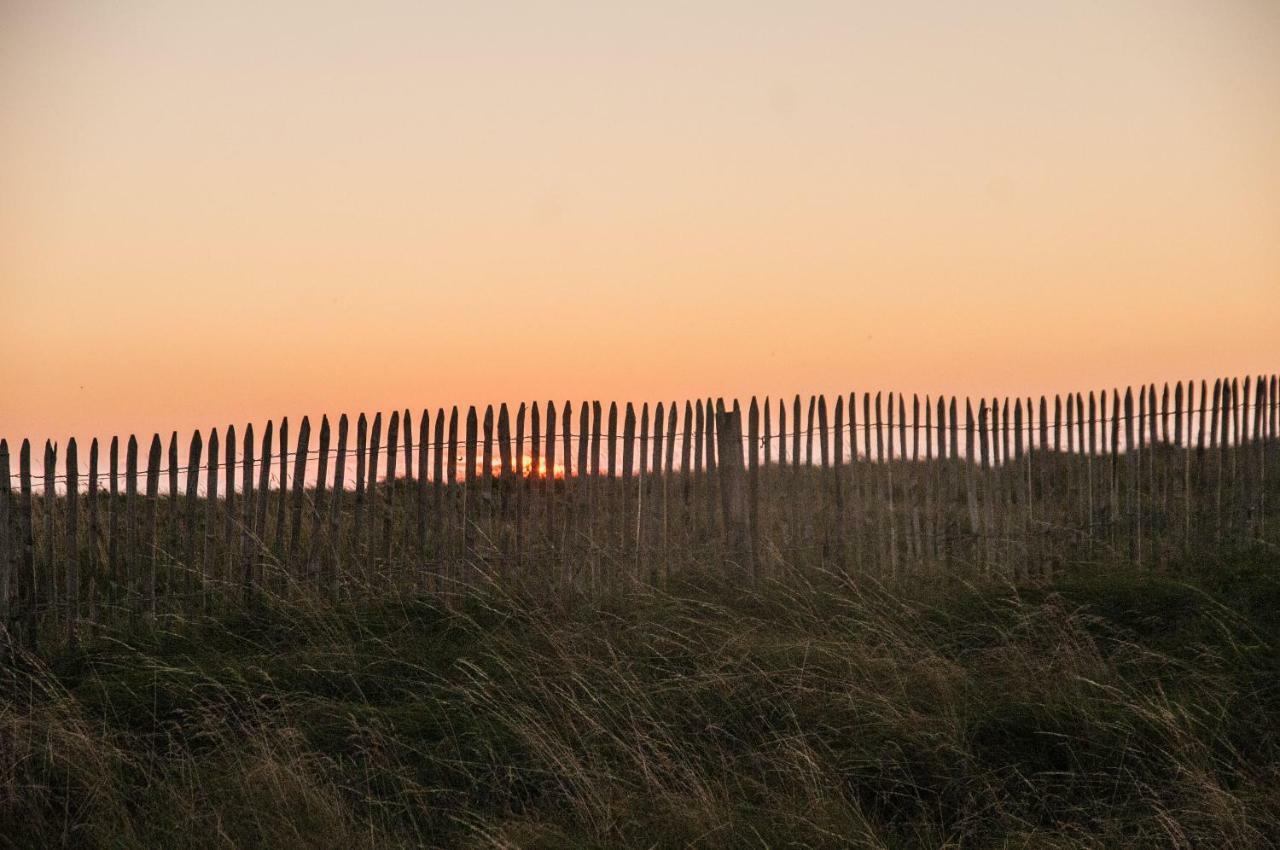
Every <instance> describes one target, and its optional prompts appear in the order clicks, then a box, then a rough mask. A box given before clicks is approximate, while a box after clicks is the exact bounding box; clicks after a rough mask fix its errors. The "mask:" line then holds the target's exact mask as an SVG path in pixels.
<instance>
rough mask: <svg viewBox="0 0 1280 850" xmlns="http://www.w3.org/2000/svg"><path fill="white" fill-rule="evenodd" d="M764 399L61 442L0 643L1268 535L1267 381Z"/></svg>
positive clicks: (1103, 554) (1231, 542)
mask: <svg viewBox="0 0 1280 850" xmlns="http://www.w3.org/2000/svg"><path fill="white" fill-rule="evenodd" d="M773 401H774V400H772V399H768V398H766V399H764V401H763V404H761V403H760V402H759V401H758V400H757V399H755V398H752V399H750V401H749V402H747V404H746V410H745V412H744V411H743V409H742V405H741V404H740V403H739V402H737V401H725V400H716V401H714V402H713V400H712V399H709V398H708V399H705V400H700V401H686V402H684V403H683V405H677V404H676V403H674V402H671V403H669V404H664V403H661V402H660V403H658V404H656V405H655V406H654V407H653V408H652V409H651V408H650V406H649V405H648V404H643V405H641V406H639V408H637V406H636V405H634V404H632V403H626V404H625V405H624V406H623V407H622V411H621V413H622V415H621V421H622V425H621V428H619V407H618V406H617V405H616V404H612V403H611V404H610V405H609V407H608V412H607V417H606V416H605V409H604V408H603V406H602V405H601V403H600V402H598V401H594V402H591V403H590V404H588V403H587V402H582V403H581V404H580V405H579V406H578V407H577V408H576V410H575V408H574V407H573V406H572V405H571V404H570V403H568V402H564V403H563V404H560V405H557V404H556V403H555V402H548V403H547V404H546V405H544V406H541V407H540V406H539V405H538V404H537V403H536V402H535V403H533V404H531V405H528V406H526V405H525V404H523V403H522V404H520V405H519V407H518V408H516V409H515V412H514V415H513V414H512V412H511V410H510V409H509V408H508V406H507V405H505V404H504V405H501V406H499V407H498V409H497V410H496V411H495V410H494V408H493V407H492V406H490V407H488V408H486V409H485V410H483V411H480V410H477V409H476V408H475V407H472V408H469V409H467V410H466V411H465V414H462V413H461V412H460V411H459V410H458V408H456V407H454V408H452V409H450V410H449V411H448V413H447V414H446V411H445V410H444V409H438V410H436V412H435V413H434V414H432V413H431V412H430V411H428V410H423V411H422V412H421V414H420V415H419V416H418V418H417V422H416V424H417V428H416V429H415V428H414V424H415V423H414V420H413V418H412V414H411V412H410V411H409V410H405V411H403V412H400V411H395V412H392V413H391V414H390V416H389V417H388V418H387V420H386V429H385V442H384V430H383V424H384V420H383V416H382V414H380V413H379V414H376V415H375V416H374V417H373V419H372V422H370V420H369V419H368V417H366V416H365V415H364V414H361V415H360V416H359V417H358V419H357V420H356V422H355V435H354V444H353V442H352V439H351V433H350V430H351V429H350V425H351V423H350V421H349V420H348V418H347V417H346V416H345V415H344V416H341V417H340V418H339V419H338V420H337V428H336V435H335V434H334V433H333V428H332V425H331V423H330V420H329V418H328V417H327V416H326V417H323V418H322V419H321V421H320V424H319V429H318V434H317V435H316V442H315V444H314V445H313V443H312V433H311V431H312V428H311V422H310V420H309V419H308V418H305V417H304V418H303V419H302V420H301V422H300V423H299V427H298V430H297V434H296V437H295V438H294V441H293V442H292V443H291V442H290V438H289V421H288V420H287V419H283V420H281V421H280V424H279V428H278V429H275V428H274V427H273V423H272V422H267V423H266V425H265V427H264V428H263V429H262V430H261V432H260V433H261V439H260V440H259V439H258V437H257V436H256V435H255V431H254V428H253V426H252V425H249V426H246V427H245V428H244V430H243V432H242V436H241V434H237V431H236V429H235V427H234V426H231V427H228V428H226V429H225V430H224V431H223V432H222V434H221V439H220V435H219V432H218V430H217V429H213V430H211V431H209V432H208V434H207V438H206V437H205V436H203V435H202V434H200V433H199V432H197V433H195V434H193V435H192V437H191V438H190V440H189V442H188V443H187V445H186V461H185V463H182V461H181V459H180V449H181V448H182V447H181V446H180V444H179V440H178V435H177V434H176V433H174V434H173V435H171V436H170V438H169V440H168V446H167V451H166V447H165V445H164V442H163V441H162V439H161V437H160V435H158V434H157V435H155V436H153V437H152V438H151V440H150V442H149V443H148V444H147V445H146V447H145V452H144V454H143V456H142V457H140V456H139V452H140V444H139V442H138V440H137V439H136V437H133V436H130V437H129V438H128V440H127V442H126V444H125V447H124V469H123V472H122V471H121V469H120V442H119V440H118V439H116V438H112V439H111V441H110V443H109V445H107V446H106V447H105V454H106V458H105V460H104V458H103V457H102V456H101V455H102V454H103V452H102V451H101V450H102V448H103V447H102V446H100V445H99V443H98V441H97V440H93V441H92V442H91V443H90V444H89V449H88V457H87V464H85V466H84V467H82V457H81V454H80V449H81V447H80V446H79V445H77V443H76V441H75V440H74V439H73V440H70V441H68V443H67V444H66V446H65V448H64V449H63V451H62V453H61V457H60V458H59V452H58V448H57V447H56V446H55V445H54V444H53V443H50V442H46V443H45V445H44V450H43V464H42V467H41V474H40V475H38V476H35V475H33V463H32V447H31V445H30V443H29V442H28V441H26V440H24V441H23V442H22V444H21V446H20V448H19V449H18V451H17V453H16V458H15V456H14V455H12V454H11V450H10V447H9V444H8V442H7V441H0V624H3V625H4V627H5V628H6V629H7V630H8V632H9V634H11V635H16V636H18V638H19V639H21V640H23V641H25V642H29V643H34V642H35V641H36V640H37V638H38V637H40V636H41V635H44V636H45V638H46V639H48V640H61V639H69V640H71V641H74V640H76V639H77V636H78V634H79V632H80V630H81V629H82V628H83V627H84V626H85V624H86V623H88V624H110V623H113V622H119V621H121V620H128V619H131V618H134V617H138V616H146V617H157V616H167V615H172V614H181V615H187V614H190V613H192V612H193V611H199V610H203V609H204V608H206V607H208V606H210V605H227V604H232V603H233V602H235V603H236V604H238V603H239V602H240V601H243V602H245V603H252V601H253V600H254V599H255V597H257V596H259V595H261V594H285V593H313V594H318V595H327V596H333V597H340V596H343V595H350V594H356V593H366V592H388V591H390V590H393V589H398V590H405V589H410V590H413V591H416V592H431V593H439V594H443V595H448V594H450V593H451V592H454V591H456V590H458V589H460V588H463V587H465V586H467V585H470V584H473V583H475V582H477V581H480V580H482V579H483V578H489V577H503V576H506V577H516V576H519V577H531V578H534V579H537V580H541V581H546V582H549V583H557V584H561V585H563V586H565V587H566V588H574V589H577V590H583V591H591V590H596V589H608V588H612V587H617V586H619V585H621V584H624V583H626V582H651V583H653V582H662V581H664V580H665V579H666V577H667V576H668V575H670V574H671V573H672V571H675V570H688V569H694V568H710V569H726V570H736V571H739V572H740V574H741V576H742V578H743V580H757V579H760V578H762V577H767V576H771V575H776V574H778V573H779V572H781V571H783V570H786V569H790V568H795V567H801V566H803V567H818V568H827V569H832V570H843V571H850V572H858V573H863V574H868V575H871V576H874V577H877V578H880V579H888V580H892V579H898V578H905V577H909V576H929V577H934V578H937V579H940V580H948V579H951V578H953V577H954V578H960V579H964V580H975V579H991V578H998V579H1001V580H1014V581H1036V580H1042V579H1046V578H1050V577H1052V576H1054V575H1055V574H1059V573H1061V572H1062V571H1064V570H1067V569H1069V568H1070V567H1071V566H1072V565H1074V564H1079V563H1085V562H1088V563H1095V564H1104V565H1116V566H1126V567H1136V568H1140V569H1165V568H1168V567H1169V566H1170V565H1171V564H1175V563H1179V562H1181V561H1183V560H1185V559H1186V558H1188V557H1194V556H1197V555H1201V554H1206V553H1212V552H1217V551H1220V550H1221V549H1223V548H1224V547H1227V546H1235V545H1241V544H1245V543H1249V542H1250V541H1257V540H1267V541H1270V540H1273V539H1274V537H1275V536H1276V525H1277V519H1276V518H1275V517H1273V516H1272V514H1274V512H1275V505H1276V501H1277V499H1276V497H1277V495H1280V494H1277V493H1276V492H1275V491H1276V489H1277V481H1278V480H1280V469H1278V468H1277V466H1278V464H1280V461H1278V460H1277V457H1278V456H1280V453H1278V452H1277V416H1278V410H1280V408H1278V407H1277V401H1280V399H1278V398H1277V386H1276V377H1275V376H1274V375H1272V376H1269V377H1256V378H1255V377H1252V376H1250V377H1245V378H1244V379H1243V380H1240V379H1228V380H1221V379H1220V380H1215V381H1214V382H1213V384H1212V386H1210V385H1209V383H1208V382H1206V381H1200V382H1198V384H1197V383H1196V382H1189V383H1186V384H1185V385H1184V384H1183V383H1181V382H1179V383H1176V384H1175V385H1174V386H1173V388H1172V391H1171V389H1170V386H1169V385H1168V384H1166V385H1164V386H1163V387H1162V388H1161V390H1160V391H1159V392H1157V388H1156V386H1155V385H1154V384H1152V385H1147V386H1143V387H1138V388H1137V389H1136V391H1135V390H1134V389H1132V388H1127V389H1125V390H1124V391H1123V392H1121V391H1119V390H1110V391H1107V390H1103V391H1090V392H1088V393H1074V394H1066V395H1055V396H1052V397H1048V396H1040V397H1039V398H1038V399H1033V398H1026V399H1022V398H1016V399H1008V398H1005V399H976V400H975V399H969V398H964V399H958V398H955V397H950V398H948V397H943V396H940V397H937V398H936V399H935V398H931V397H929V396H925V397H924V398H923V399H922V398H921V397H919V396H917V395H913V396H911V397H910V398H907V397H906V396H904V395H902V394H895V393H881V392H876V393H873V394H872V393H862V394H859V393H852V392H851V393H849V394H848V395H847V396H845V395H841V396H836V397H834V398H832V399H830V400H829V399H828V398H827V397H825V396H814V397H810V398H809V399H807V403H804V404H802V402H803V401H805V400H803V399H801V397H800V396H795V397H794V398H793V399H792V400H791V402H790V405H789V408H790V414H789V415H788V403H787V401H786V400H785V399H778V400H777V408H776V412H775V411H774V410H773V409H772V404H773ZM1051 407H1052V409H1050V408H1051ZM460 415H461V416H463V417H464V418H463V426H462V429H463V433H462V435H461V439H460V437H459V418H460ZM513 419H514V430H513V422H512V420H513ZM815 438H816V441H815ZM495 449H496V452H495ZM619 449H621V451H619ZM15 461H16V464H15ZM59 463H61V468H62V472H61V473H60V474H59V473H58V467H59ZM460 463H461V469H459V464H460ZM602 463H603V464H604V466H603V468H602ZM15 465H16V469H15V468H14V467H15ZM104 467H105V468H104ZM122 479H123V488H122V487H121V480H122ZM15 485H16V486H15Z"/></svg>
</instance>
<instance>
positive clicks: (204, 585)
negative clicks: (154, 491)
mask: <svg viewBox="0 0 1280 850" xmlns="http://www.w3.org/2000/svg"><path fill="white" fill-rule="evenodd" d="M305 430H307V423H306V419H305V418H304V419H303V421H302V429H301V431H305ZM301 431H300V432H299V437H301ZM218 447H219V446H218V429H217V428H211V429H210V430H209V446H208V448H209V460H208V467H207V469H206V470H205V473H206V484H205V520H204V570H203V573H202V575H201V582H200V589H201V607H205V608H207V607H208V585H209V580H210V579H212V578H214V573H213V565H214V564H215V563H216V560H215V559H216V558H217V553H216V552H215V551H214V550H215V549H216V548H217V543H218V537H217V532H216V531H215V529H216V528H217V527H218V524H217V518H218ZM295 483H296V482H295ZM301 504H302V503H301V500H298V502H297V505H298V506H300V505H301ZM297 509H298V508H297V507H295V510H297ZM294 536H295V537H297V530H296V526H295V531H294ZM292 554H293V553H292V552H290V555H291V556H292ZM289 560H290V562H291V563H292V561H293V558H292V557H290V559H289Z"/></svg>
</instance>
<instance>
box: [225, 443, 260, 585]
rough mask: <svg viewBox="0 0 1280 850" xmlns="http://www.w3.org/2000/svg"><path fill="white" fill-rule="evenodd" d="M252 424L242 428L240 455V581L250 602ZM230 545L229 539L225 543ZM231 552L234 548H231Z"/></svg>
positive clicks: (252, 509)
mask: <svg viewBox="0 0 1280 850" xmlns="http://www.w3.org/2000/svg"><path fill="white" fill-rule="evenodd" d="M253 449H254V445H253V423H252V422H250V423H248V424H246V425H245V426H244V450H243V451H241V453H240V455H241V457H240V491H241V493H240V504H241V506H242V507H241V514H242V519H241V523H240V571H241V572H240V581H241V584H242V587H243V590H244V601H245V603H246V604H247V603H249V602H251V601H252V599H253V596H252V590H253V561H252V560H250V552H252V551H253V550H252V546H253V532H252V529H253V515H254V510H255V509H256V507H257V503H256V502H255V501H254V499H255V494H254V492H253ZM227 544H228V545H231V541H230V539H228V541H227ZM232 551H233V552H234V551H235V547H234V546H232Z"/></svg>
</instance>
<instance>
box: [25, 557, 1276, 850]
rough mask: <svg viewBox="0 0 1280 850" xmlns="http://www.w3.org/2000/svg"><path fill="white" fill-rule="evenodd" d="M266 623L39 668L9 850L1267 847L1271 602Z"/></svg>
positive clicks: (776, 605) (1064, 586)
mask: <svg viewBox="0 0 1280 850" xmlns="http://www.w3.org/2000/svg"><path fill="white" fill-rule="evenodd" d="M1278 565H1280V564H1278V563H1277V560H1276V558H1275V556H1274V555H1273V554H1269V553H1266V552H1254V553H1246V554H1245V555H1243V556H1240V557H1238V558H1234V559H1233V560H1232V561H1231V562H1230V563H1224V564H1212V565H1204V566H1203V568H1202V569H1200V570H1185V571H1183V573H1182V574H1181V575H1180V576H1179V577H1166V576H1151V575H1132V574H1130V575H1101V574H1094V575H1085V576H1081V577H1077V578H1073V579H1071V580H1067V581H1063V582H1061V583H1058V584H1055V585H1053V586H1050V587H1038V588H1014V587H983V588H966V587H957V586H951V587H945V588H943V587H937V588H930V587H928V586H913V587H910V588H893V589H890V588H887V587H884V586H881V585H877V584H875V583H872V582H869V581H865V580H847V579H843V578H841V577H837V576H832V575H818V576H813V575H810V576H808V577H807V578H806V577H805V576H804V575H803V574H801V573H797V574H795V575H792V576H788V577H787V578H786V579H785V580H784V581H780V582H778V583H772V584H768V585H766V586H762V587H757V588H749V587H744V586H741V585H734V584H728V583H724V582H720V581H716V580H714V579H711V578H702V579H698V580H689V581H685V582H683V583H680V584H673V585H672V586H671V587H669V588H668V589H667V590H665V591H655V590H648V589H644V590H639V591H636V592H634V593H631V594H628V595H625V596H624V595H619V596H616V597H612V598H609V599H606V600H605V601H604V602H603V603H602V602H600V601H594V602H592V601H588V600H585V599H580V598H574V597H566V596H563V595H558V596H552V595H549V594H540V593H538V592H537V591H535V590H531V589H529V588H500V587H492V586H491V587H489V588H487V589H485V590H484V591H480V592H477V593H475V594H474V595H472V596H470V597H468V598H467V599H466V600H465V602H464V603H463V604H462V605H461V606H460V607H459V608H458V609H456V610H446V609H442V608H440V607H438V606H437V605H436V604H434V603H433V602H432V601H430V600H423V599H405V600H400V601H395V602H390V601H389V602H386V603H383V604H379V605H374V606H364V607H355V606H354V605H344V606H339V607H332V606H328V605H324V604H320V603H316V604H314V605H307V604H287V605H286V604H283V603H281V604H275V605H272V606H267V607H262V608H260V609H259V610H257V611H253V612H249V613H245V614H243V615H237V616H229V617H225V618H222V619H218V620H216V621H210V622H207V623H202V624H186V625H183V626H182V627H181V628H179V627H176V626H174V625H172V624H171V625H170V626H169V627H167V628H156V629H153V630H150V631H132V632H127V633H122V634H117V635H114V636H103V637H102V638H101V639H100V640H98V641H97V642H95V643H94V644H92V645H91V646H90V647H88V648H86V649H82V650H81V651H79V652H76V653H70V652H68V653H64V654H61V655H58V656H56V657H53V658H49V659H44V660H41V659H37V658H34V657H30V656H24V657H20V658H18V659H15V660H12V661H11V662H9V663H8V665H7V666H5V667H4V668H3V678H4V681H3V682H2V683H0V687H2V689H3V690H2V693H3V696H0V844H4V845H12V846H19V847H22V846H57V845H62V844H67V845H75V846H81V847H151V846H155V847H206V846H226V847H232V846H272V847H339V846H341V847H387V846H406V847H408V846H421V845H434V846H494V847H517V846H519V847H563V846H586V847H616V846H634V847H653V846H687V845H696V846H706V847H726V848H727V847H742V846H760V847H764V846H771V847H804V846H833V847H834V846H861V847H938V846H955V847H1028V848H1030V847H1078V846H1097V847H1115V846H1133V847H1144V846H1150V847H1179V846H1185V847H1192V846H1217V847H1259V846H1267V845H1273V844H1276V843H1277V842H1280V790H1277V789H1280V769H1278V768H1277V765H1278V764H1280V732H1278V731H1277V730H1280V649H1278V647H1280V613H1278V612H1280V578H1278V577H1277V575H1278V573H1277V569H1276V568H1277V566H1278Z"/></svg>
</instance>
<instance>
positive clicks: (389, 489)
mask: <svg viewBox="0 0 1280 850" xmlns="http://www.w3.org/2000/svg"><path fill="white" fill-rule="evenodd" d="M490 421H491V422H492V419H490ZM399 450H400V411H398V410H393V411H391V420H390V421H389V422H388V423H387V486H386V488H385V489H386V498H385V499H384V500H383V508H382V559H383V560H384V561H385V562H386V564H387V578H388V580H390V579H391V572H392V567H391V544H392V541H393V540H394V536H395V535H394V530H395V513H396V502H397V499H396V493H397V491H398V490H399V486H398V485H397V484H396V458H397V457H398V455H399Z"/></svg>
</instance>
